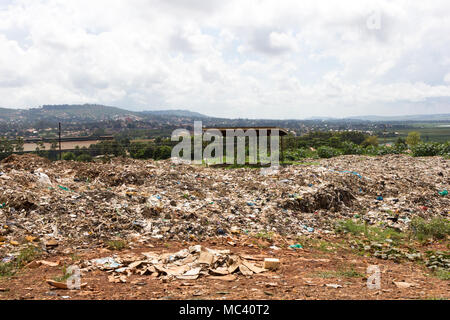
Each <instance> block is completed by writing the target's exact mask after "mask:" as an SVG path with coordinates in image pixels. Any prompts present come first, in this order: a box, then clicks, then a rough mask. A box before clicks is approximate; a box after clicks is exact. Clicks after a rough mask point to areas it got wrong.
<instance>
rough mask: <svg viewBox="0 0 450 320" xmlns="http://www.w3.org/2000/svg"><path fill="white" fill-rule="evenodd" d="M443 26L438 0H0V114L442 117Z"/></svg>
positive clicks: (449, 27) (447, 90)
mask: <svg viewBox="0 0 450 320" xmlns="http://www.w3.org/2000/svg"><path fill="white" fill-rule="evenodd" d="M374 12H378V13H379V15H380V29H368V28H367V19H368V18H369V17H370V16H371V15H372V14H373V13H374ZM449 15H450V5H449V4H448V3H447V2H446V1H438V0H436V1H427V2H413V3H409V2H408V3H406V2H405V1H401V0H398V1H377V2H375V1H365V2H363V1H344V3H343V2H342V1H341V2H339V3H338V2H335V1H327V2H319V3H317V1H301V2H299V1H295V0H292V1H288V0H286V1H261V0H252V1H245V2H241V1H226V2H225V1H197V0H195V1H189V2H186V1H181V0H172V1H168V0H165V1H162V0H158V1H157V0H154V1H146V0H131V1H126V2H125V1H119V0H109V1H107V0H96V1H92V0H89V1H88V0H77V1H75V0H64V1H63V0H35V1H26V0H16V1H14V0H8V1H2V0H0V97H1V98H0V106H2V107H30V106H37V105H41V104H49V103H84V102H95V103H103V104H107V105H116V106H122V107H129V108H135V109H141V110H142V109H155V108H188V109H191V110H194V111H199V112H203V113H206V114H210V115H217V116H227V117H245V116H248V117H264V118H268V117H277V118H300V117H308V116H313V115H330V116H344V115H355V114H359V115H360V114H368V113H371V114H372V113H378V114H403V113H417V112H423V113H426V112H448V102H450V76H449V75H450V73H449V72H450V54H449V52H450V50H449V49H450V38H449V37H448V36H447V35H448V34H450V21H449V19H448V18H447V17H448V16H449ZM436 101H439V103H437V102H436ZM443 101H444V102H443ZM446 102H447V103H446ZM374 107H375V108H376V111H374Z"/></svg>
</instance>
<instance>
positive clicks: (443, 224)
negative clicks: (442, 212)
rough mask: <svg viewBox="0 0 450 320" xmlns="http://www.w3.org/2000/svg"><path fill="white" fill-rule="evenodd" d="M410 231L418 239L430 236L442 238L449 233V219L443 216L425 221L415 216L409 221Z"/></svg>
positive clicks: (437, 238)
mask: <svg viewBox="0 0 450 320" xmlns="http://www.w3.org/2000/svg"><path fill="white" fill-rule="evenodd" d="M411 231H412V234H413V236H414V237H415V238H416V239H418V240H419V241H425V240H428V239H430V238H433V239H436V240H442V239H445V238H447V236H448V235H450V221H448V220H447V219H445V218H434V219H431V220H429V221H427V220H425V219H423V218H419V217H417V218H414V219H413V220H412V221H411Z"/></svg>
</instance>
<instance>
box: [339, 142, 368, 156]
mask: <svg viewBox="0 0 450 320" xmlns="http://www.w3.org/2000/svg"><path fill="white" fill-rule="evenodd" d="M341 150H342V152H343V153H344V154H363V152H364V150H363V148H361V147H360V146H359V145H357V144H355V143H353V142H348V141H345V142H343V143H342V146H341Z"/></svg>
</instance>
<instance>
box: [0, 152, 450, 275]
mask: <svg viewBox="0 0 450 320" xmlns="http://www.w3.org/2000/svg"><path fill="white" fill-rule="evenodd" d="M313 161H314V162H310V163H305V164H298V165H290V166H284V167H280V170H279V171H276V172H274V173H272V174H270V175H265V174H262V173H261V170H260V169H257V168H256V169H255V168H237V169H236V168H227V167H221V168H215V167H205V166H195V165H189V164H183V163H179V164H175V163H173V162H172V161H170V160H167V161H157V162H156V161H153V160H146V161H142V160H133V159H128V158H115V159H112V160H110V161H109V162H107V163H80V162H73V161H57V162H50V161H48V160H46V159H43V158H40V157H37V156H35V155H23V156H17V155H13V156H10V157H9V158H7V159H5V160H3V161H2V162H1V164H0V172H1V174H0V205H1V206H0V257H6V256H7V254H8V253H10V252H13V251H14V250H16V249H17V246H18V245H22V244H26V243H27V242H30V239H33V240H32V241H34V242H35V243H40V244H41V245H42V246H43V247H44V248H45V249H51V248H54V247H57V246H58V245H62V244H64V245H71V246H77V247H85V248H88V247H94V246H96V245H98V246H101V245H102V244H103V243H104V241H106V240H109V239H112V238H114V237H121V238H126V239H128V238H132V239H138V241H140V242H146V241H151V240H152V239H164V240H188V241H189V240H196V241H201V240H204V239H207V238H209V237H226V236H227V235H230V234H233V235H239V234H252V233H258V232H273V233H275V234H279V235H282V236H285V237H296V236H300V235H305V234H307V235H314V234H322V233H330V232H331V231H332V230H333V227H334V224H335V222H336V220H339V219H347V218H352V217H354V216H355V215H358V216H361V217H363V218H364V219H365V220H366V221H367V222H368V223H369V224H372V225H375V224H376V225H381V226H391V227H394V228H397V229H399V230H407V229H408V227H409V222H410V221H411V219H412V218H413V217H415V216H420V217H425V218H428V217H429V218H431V217H434V216H444V217H448V214H449V210H450V197H449V196H448V193H445V192H443V191H444V190H448V187H449V178H450V177H449V161H448V160H446V159H444V158H442V157H427V158H413V157H410V156H407V155H386V156H383V157H368V156H359V155H351V156H341V157H337V158H332V159H321V160H313ZM27 239H28V240H27ZM192 263H194V262H192ZM224 263H225V262H224ZM228 263H229V261H228V260H227V262H226V264H227V265H228ZM224 266H225V265H224V264H220V265H219V264H218V265H216V266H215V267H214V268H213V270H217V268H220V267H224ZM152 268H156V267H155V266H154V265H152ZM161 268H162V267H161ZM180 270H181V269H180ZM183 270H184V269H183ZM202 270H203V269H202ZM151 271H152V272H158V273H164V272H165V271H163V270H162V269H161V270H158V269H156V271H154V270H153V269H151ZM189 271H192V269H189V270H188V269H186V270H184V272H183V273H177V274H176V275H177V276H183V275H184V276H189V277H194V276H196V274H195V272H194V274H191V273H189V274H186V272H189ZM201 272H203V271H201ZM201 272H200V271H199V274H201ZM241 272H242V270H241ZM166 273H167V274H169V273H170V271H167V272H166Z"/></svg>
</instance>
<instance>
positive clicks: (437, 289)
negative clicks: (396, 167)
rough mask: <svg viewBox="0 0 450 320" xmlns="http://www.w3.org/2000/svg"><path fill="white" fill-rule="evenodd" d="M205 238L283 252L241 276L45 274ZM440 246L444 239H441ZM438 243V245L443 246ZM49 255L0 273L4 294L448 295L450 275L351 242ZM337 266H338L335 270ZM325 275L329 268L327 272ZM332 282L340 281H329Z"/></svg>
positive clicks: (262, 254)
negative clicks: (268, 267)
mask: <svg viewBox="0 0 450 320" xmlns="http://www.w3.org/2000/svg"><path fill="white" fill-rule="evenodd" d="M195 244H201V245H202V246H205V247H208V248H211V249H230V250H231V252H237V253H240V254H242V253H245V254H248V255H252V256H253V257H254V258H255V259H261V260H262V259H264V258H268V257H270V258H279V259H280V261H281V267H280V269H279V270H277V271H269V272H264V273H260V274H255V275H253V276H243V275H238V276H237V277H236V279H235V280H232V281H223V280H216V279H211V278H210V277H200V278H198V279H197V280H166V279H164V280H163V279H158V278H155V277H152V276H139V275H135V274H133V275H131V276H129V277H128V278H127V282H126V283H112V282H109V281H108V275H109V274H108V272H105V271H100V270H94V271H90V272H87V273H85V274H82V280H81V282H82V283H87V286H86V287H85V288H82V289H81V290H73V291H70V290H63V289H55V288H53V287H51V286H50V285H49V284H47V283H46V280H48V279H52V278H55V277H57V276H61V274H62V266H64V265H66V266H69V265H71V264H72V263H73V259H74V257H77V259H81V260H87V259H94V258H102V257H108V256H111V255H113V254H120V255H122V254H127V253H142V252H157V253H168V252H176V251H177V250H180V249H183V248H187V247H188V246H191V245H195ZM441 246H442V245H441ZM433 249H440V248H438V247H436V248H433ZM63 251H64V252H67V254H57V255H54V256H51V257H48V258H46V260H47V261H53V262H59V266H55V267H49V266H45V265H41V266H39V267H37V268H24V269H22V270H21V271H20V272H19V273H18V274H17V275H15V276H13V277H11V278H2V279H0V299H1V300H8V299H21V300H67V299H72V300H93V299H95V300H128V299H132V300H141V299H146V300H147V299H152V300H171V299H176V300H184V299H188V300H196V299H201V300H204V299H205V300H207V299H216V300H218V299H226V300H234V299H256V300H271V299H275V300H292V299H302V300H314V299H330V300H334V299H364V300H369V299H370V300H372V299H373V300H381V299H382V300H385V299H388V300H390V299H392V300H395V299H448V298H449V297H450V282H449V281H445V280H440V279H438V278H435V277H432V276H431V275H429V270H427V269H426V267H424V266H422V265H419V264H415V263H413V262H406V263H402V264H398V263H395V262H393V261H387V260H380V259H376V258H368V257H363V256H360V255H357V254H354V253H352V252H351V251H348V250H337V251H336V252H324V251H322V250H319V249H316V248H314V249H310V248H308V249H295V250H294V249H280V250H276V251H275V250H272V249H270V248H269V247H264V248H261V247H256V246H255V247H249V246H247V245H236V246H231V245H227V244H226V242H222V241H221V240H220V239H219V240H217V241H216V240H211V241H208V242H203V243H186V242H185V243H182V242H161V241H155V242H154V243H149V244H146V245H142V246H139V247H135V248H132V249H125V250H123V251H120V252H118V251H110V250H109V249H105V248H99V249H95V250H86V251H76V252H74V251H72V252H70V253H68V252H69V251H70V250H67V249H66V250H63V249H62V248H61V249H60V250H59V252H63ZM369 265H377V266H379V267H380V269H381V289H379V290H376V289H375V290H371V289H368V287H367V276H368V274H367V273H366V271H367V267H368V266H369ZM349 269H351V270H354V271H355V272H356V273H355V274H354V275H350V276H349V275H344V274H339V273H336V271H338V270H349ZM333 272H334V273H333ZM324 275H325V276H324ZM394 282H407V283H409V284H411V285H412V286H410V287H409V288H398V287H397V285H396V284H395V283H394ZM327 284H328V285H338V286H337V288H336V286H335V287H333V286H327Z"/></svg>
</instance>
